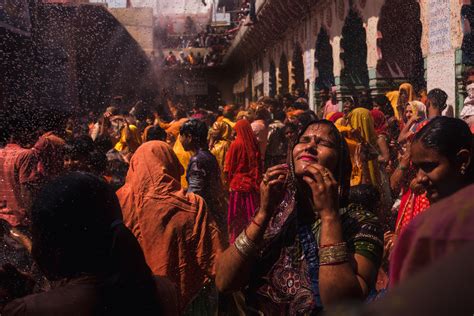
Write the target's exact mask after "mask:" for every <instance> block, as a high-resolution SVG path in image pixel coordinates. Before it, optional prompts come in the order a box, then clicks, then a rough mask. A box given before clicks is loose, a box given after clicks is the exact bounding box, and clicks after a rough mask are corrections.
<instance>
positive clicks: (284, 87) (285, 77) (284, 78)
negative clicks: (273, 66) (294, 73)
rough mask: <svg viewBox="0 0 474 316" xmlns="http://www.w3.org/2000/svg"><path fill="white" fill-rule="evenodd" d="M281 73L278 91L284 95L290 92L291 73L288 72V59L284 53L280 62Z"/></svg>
mask: <svg viewBox="0 0 474 316" xmlns="http://www.w3.org/2000/svg"><path fill="white" fill-rule="evenodd" d="M278 68H279V74H278V83H279V87H278V93H279V94H280V95H284V94H286V93H288V84H289V74H288V59H287V58H286V55H285V54H282V55H281V57H280V64H279V67H278Z"/></svg>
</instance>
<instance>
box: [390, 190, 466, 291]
mask: <svg viewBox="0 0 474 316" xmlns="http://www.w3.org/2000/svg"><path fill="white" fill-rule="evenodd" d="M473 195H474V185H471V186H468V187H467V188H464V189H462V190H460V191H459V192H457V193H455V194H453V195H452V196H450V197H447V198H446V199H444V200H442V201H440V202H438V203H436V204H434V205H433V206H432V207H430V208H429V209H428V210H426V211H425V212H424V213H422V214H420V215H418V216H417V217H416V218H415V219H413V221H411V222H410V224H408V226H407V227H406V228H405V229H404V230H403V231H402V233H401V234H400V236H399V238H398V241H397V244H396V246H395V249H394V250H393V252H392V256H391V260H390V282H391V284H392V285H397V284H398V283H400V282H403V281H405V280H406V279H407V278H410V277H412V276H413V275H414V274H416V273H419V272H420V271H422V270H423V269H426V268H427V267H428V266H429V265H431V264H432V263H434V262H435V261H437V260H439V259H440V258H441V257H443V256H447V255H448V254H449V253H452V252H453V251H456V250H457V249H459V248H460V247H462V246H463V245H464V244H466V243H467V242H469V241H473V240H474V212H473V210H474V199H472V196H473ZM446 210H449V211H446Z"/></svg>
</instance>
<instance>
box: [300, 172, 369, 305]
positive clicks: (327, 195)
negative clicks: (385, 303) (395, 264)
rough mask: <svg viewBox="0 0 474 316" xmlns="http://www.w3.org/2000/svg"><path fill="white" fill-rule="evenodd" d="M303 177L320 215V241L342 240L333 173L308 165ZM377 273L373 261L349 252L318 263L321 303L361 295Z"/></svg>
mask: <svg viewBox="0 0 474 316" xmlns="http://www.w3.org/2000/svg"><path fill="white" fill-rule="evenodd" d="M303 179H304V181H305V182H306V183H307V184H308V185H309V186H310V187H311V191H312V195H313V204H314V211H315V212H318V213H319V216H320V218H321V239H320V245H321V246H323V245H332V244H337V243H341V242H343V241H344V239H343V234H342V224H341V219H340V216H339V212H338V205H337V200H338V199H337V187H338V183H337V181H336V180H335V179H334V177H333V175H332V173H331V172H330V171H329V170H327V169H326V168H324V167H322V166H317V165H312V166H309V167H308V175H307V176H305V177H304V178H303ZM376 276H377V269H376V267H375V265H374V264H373V263H372V262H371V261H370V260H369V259H367V258H365V257H363V256H360V255H358V254H354V255H350V256H349V258H348V261H347V262H344V263H338V264H332V265H321V266H320V268H319V289H320V293H321V300H322V302H323V305H324V306H328V305H331V304H334V303H336V302H340V301H341V300H344V299H363V298H365V297H366V296H367V294H368V292H369V289H370V285H372V284H374V282H375V278H376Z"/></svg>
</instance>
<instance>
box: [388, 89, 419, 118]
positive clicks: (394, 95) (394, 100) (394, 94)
mask: <svg viewBox="0 0 474 316" xmlns="http://www.w3.org/2000/svg"><path fill="white" fill-rule="evenodd" d="M402 90H404V91H405V92H406V93H407V95H408V102H411V101H414V100H416V95H415V89H413V86H412V85H411V84H409V83H408V82H405V83H402V84H401V85H400V87H399V88H398V91H390V92H388V93H387V94H386V95H385V96H386V97H387V98H388V100H389V101H390V104H391V105H392V108H393V112H394V113H395V117H396V118H397V120H401V117H400V113H399V112H398V97H399V96H400V92H401V91H402ZM403 106H404V104H403Z"/></svg>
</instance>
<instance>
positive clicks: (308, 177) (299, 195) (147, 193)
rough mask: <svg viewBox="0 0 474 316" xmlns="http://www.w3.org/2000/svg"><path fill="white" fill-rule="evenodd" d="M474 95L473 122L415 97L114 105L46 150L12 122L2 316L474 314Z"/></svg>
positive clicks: (58, 134) (43, 141)
mask: <svg viewBox="0 0 474 316" xmlns="http://www.w3.org/2000/svg"><path fill="white" fill-rule="evenodd" d="M473 82H474V72H473V71H471V72H470V73H468V74H467V76H466V87H467V89H466V90H467V91H468V93H469V96H468V98H466V101H465V107H464V109H463V111H462V114H461V116H462V119H457V118H451V117H446V116H443V115H442V113H443V111H444V110H445V108H446V106H447V105H446V101H447V94H446V93H445V92H444V91H442V90H440V89H433V90H431V91H429V92H428V93H427V94H426V95H425V96H424V98H422V99H419V100H418V99H417V98H416V96H415V93H414V90H413V87H412V85H411V84H409V83H404V84H402V85H400V87H399V89H398V90H396V91H392V92H389V93H387V95H381V96H378V97H376V98H375V99H374V100H373V101H372V102H371V103H370V104H369V103H368V102H367V101H364V102H362V101H359V100H361V99H362V98H357V97H355V96H354V97H351V98H344V99H343V100H342V103H341V104H342V108H339V107H338V105H337V102H336V101H337V100H336V97H335V95H333V96H332V97H331V96H330V94H328V95H327V98H326V99H325V100H323V101H324V104H325V106H324V107H321V112H320V113H315V112H313V111H312V110H310V109H309V105H308V102H307V100H306V99H305V98H303V97H294V96H292V95H285V96H284V97H281V98H270V97H262V98H260V99H259V100H258V101H257V102H253V103H250V104H249V105H248V106H247V107H245V106H239V105H235V104H229V105H226V106H225V107H221V108H219V111H216V112H211V111H205V110H202V109H199V108H196V107H195V108H193V109H188V108H187V107H185V106H183V105H182V104H180V103H174V102H173V101H172V100H171V99H169V100H167V102H166V106H164V108H165V109H166V110H167V111H164V112H163V113H161V112H160V114H159V113H158V112H157V111H154V110H153V109H151V108H149V107H147V106H145V105H144V104H143V103H142V102H138V103H136V104H135V105H134V106H133V107H126V106H124V104H123V102H119V103H116V102H114V104H112V105H111V106H109V107H108V108H107V109H105V111H104V112H103V113H101V114H100V115H93V114H92V113H91V114H88V115H83V116H80V117H79V116H73V117H71V116H70V115H66V114H65V113H60V114H58V113H56V114H55V115H52V116H51V119H49V120H48V121H47V122H44V123H45V124H42V128H41V129H40V130H39V131H38V132H39V135H40V136H39V138H37V139H36V137H35V135H34V134H26V135H25V133H24V132H23V130H22V129H20V128H17V127H18V126H19V124H21V115H10V116H8V115H7V118H6V120H5V127H6V129H7V133H6V134H5V137H4V138H5V139H3V140H2V141H3V145H2V146H1V147H0V166H1V168H0V177H1V182H0V202H1V203H2V204H1V205H0V223H1V226H0V227H1V231H0V235H1V247H2V251H3V255H2V256H0V263H1V264H2V266H1V268H0V313H1V314H2V315H55V314H66V313H71V314H81V315H85V314H100V315H102V314H107V315H112V314H114V315H115V314H122V313H126V314H140V315H142V314H147V315H148V314H150V315H152V314H153V315H158V314H160V315H161V314H165V315H177V314H184V315H210V314H216V313H218V314H223V315H227V314H229V315H234V314H242V315H252V314H260V315H283V314H285V315H286V314H288V315H306V314H318V313H319V312H321V311H323V310H328V311H329V312H331V313H334V314H335V315H339V313H341V315H347V309H344V307H341V308H343V311H342V312H341V311H338V308H339V307H336V308H335V309H333V310H332V309H331V307H332V306H338V305H339V304H344V303H346V302H351V301H352V302H354V301H358V302H373V301H376V302H375V303H371V304H363V305H357V304H355V303H351V304H350V307H345V308H348V309H350V310H351V313H352V314H353V315H359V314H360V315H366V313H375V314H376V313H377V312H379V313H382V314H386V315H392V314H395V313H397V314H413V315H415V314H418V315H421V314H425V313H423V311H426V310H431V311H436V310H437V309H436V308H435V307H434V306H439V308H445V307H446V305H449V304H453V307H451V305H449V306H450V310H449V311H450V312H452V313H454V314H456V312H455V311H469V313H472V310H470V309H469V308H471V309H472V307H473V303H472V301H471V300H470V293H471V292H470V291H466V290H465V289H466V287H465V286H464V287H463V284H464V283H463V282H465V280H466V279H467V280H470V279H472V271H470V270H469V268H464V269H463V268H462V267H463V265H462V262H463V257H462V256H463V255H465V256H467V257H466V258H469V260H471V259H472V256H471V253H472V251H471V250H472V247H473V243H472V241H473V237H474V234H472V232H473V230H472V227H473V225H472V224H473V223H474V212H473V206H474V205H473V202H472V194H473V193H474V186H473V182H474V160H473V159H474V145H473V128H472V118H473V114H474V113H473V111H472V107H474V105H473V103H472V100H473V99H474V95H472V92H473V89H472V87H473ZM166 112H167V113H166ZM17 114H18V113H17ZM318 114H319V116H318ZM470 251H471V252H470ZM450 259H451V261H450ZM466 260H467V259H466ZM453 267H460V268H459V269H458V270H456V271H454V270H453V269H454V268H453ZM436 279H439V280H449V282H450V283H449V285H450V286H452V287H453V289H452V292H447V291H446V288H443V290H444V292H442V293H446V296H444V297H443V299H440V300H439V301H436V302H433V297H435V296H436V295H437V294H435V293H438V292H436V289H440V288H442V287H443V286H442V285H439V284H438V283H437V282H436ZM417 280H419V281H417ZM464 285H465V284H464ZM392 288H394V289H393V291H392ZM414 288H417V289H418V290H417V291H415V290H414ZM403 289H404V290H403ZM463 289H464V290H463ZM440 291H441V290H440ZM426 293H432V295H431V296H430V295H426ZM471 294H472V293H471ZM416 297H418V298H419V300H418V301H417V300H416ZM455 300H458V301H459V302H462V304H457V305H456V304H454V303H453V302H454V301H455ZM415 302H416V303H415ZM423 302H426V304H425V305H427V306H426V307H425V306H424V304H423ZM428 303H429V304H428Z"/></svg>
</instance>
